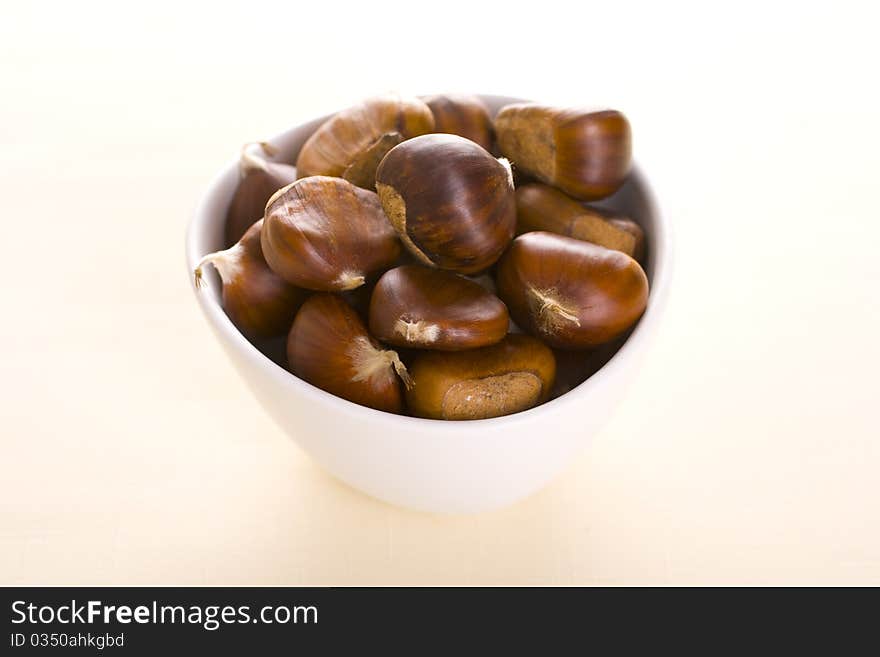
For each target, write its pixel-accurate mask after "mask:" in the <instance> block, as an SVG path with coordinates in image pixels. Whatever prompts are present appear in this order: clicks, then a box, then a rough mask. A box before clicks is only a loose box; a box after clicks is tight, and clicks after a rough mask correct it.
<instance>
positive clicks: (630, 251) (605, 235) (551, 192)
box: [516, 183, 636, 256]
mask: <svg viewBox="0 0 880 657" xmlns="http://www.w3.org/2000/svg"><path fill="white" fill-rule="evenodd" d="M613 219H618V220H619V219H625V217H621V216H620V215H615V214H614V213H612V212H610V211H608V210H602V209H599V208H590V207H586V206H584V205H582V204H581V203H580V202H579V201H576V200H575V199H573V198H571V197H570V196H568V195H567V194H564V193H563V192H560V191H559V190H558V189H556V188H555V187H550V186H549V185H542V184H540V183H532V184H529V185H523V186H522V187H518V188H517V190H516V232H517V234H520V235H521V234H522V233H530V232H532V231H535V230H546V231H549V232H551V233H557V234H559V235H566V236H568V237H574V238H575V239H579V240H584V241H586V242H592V243H593V244H598V245H599V246H604V247H605V248H607V249H616V250H617V251H623V252H624V253H625V254H627V255H628V256H634V254H635V252H636V236H635V235H634V234H633V233H632V232H630V230H627V229H626V228H623V227H621V226H620V225H619V224H616V223H614V222H613V221H612V220H613ZM633 225H635V224H633Z"/></svg>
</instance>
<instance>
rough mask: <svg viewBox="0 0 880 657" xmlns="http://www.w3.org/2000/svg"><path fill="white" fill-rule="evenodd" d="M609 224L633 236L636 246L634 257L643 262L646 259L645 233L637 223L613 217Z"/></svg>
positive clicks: (625, 218) (624, 218)
mask: <svg viewBox="0 0 880 657" xmlns="http://www.w3.org/2000/svg"><path fill="white" fill-rule="evenodd" d="M608 223H610V224H611V225H612V226H616V227H617V228H620V230H625V231H626V232H627V233H629V234H630V235H632V236H633V239H634V240H635V246H634V247H633V252H632V254H631V255H632V257H633V258H635V259H636V260H638V261H639V262H642V261H643V260H644V259H645V231H643V230H642V227H641V226H639V225H638V224H637V223H636V222H635V221H633V220H632V219H629V218H628V217H621V216H612V217H610V218H609V219H608Z"/></svg>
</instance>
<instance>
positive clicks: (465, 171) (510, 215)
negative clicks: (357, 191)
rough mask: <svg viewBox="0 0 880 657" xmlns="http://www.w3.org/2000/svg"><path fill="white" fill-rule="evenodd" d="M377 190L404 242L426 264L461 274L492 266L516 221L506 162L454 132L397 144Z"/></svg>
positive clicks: (384, 164) (382, 169) (378, 178)
mask: <svg viewBox="0 0 880 657" xmlns="http://www.w3.org/2000/svg"><path fill="white" fill-rule="evenodd" d="M376 191H377V192H378V193H379V199H380V200H381V202H382V207H383V208H384V209H385V214H386V215H388V218H389V219H390V220H391V223H392V224H393V225H394V228H395V229H396V230H397V233H398V234H399V235H400V238H401V240H402V241H403V243H404V245H406V247H407V248H408V249H409V250H410V252H412V253H413V254H414V255H415V256H416V257H418V258H419V260H420V261H421V262H423V263H424V264H427V265H431V266H434V267H439V268H441V269H449V270H451V271H455V272H458V273H460V274H473V273H477V272H479V271H482V270H484V269H486V268H487V267H489V266H490V265H492V264H493V263H494V262H495V261H496V260H497V259H498V258H499V257H500V256H501V254H502V253H503V252H504V249H505V248H507V245H508V244H509V243H510V240H511V239H512V238H513V233H514V229H515V226H516V207H515V205H516V204H515V200H514V194H513V177H512V175H511V171H510V166H509V165H508V164H507V161H506V160H502V161H499V160H497V159H495V158H494V157H492V155H490V154H489V153H488V152H487V151H486V149H485V148H483V147H482V146H479V145H478V144H475V143H474V142H472V141H470V140H469V139H465V138H464V137H459V136H457V135H444V134H434V135H423V136H421V137H415V138H414V139H409V140H407V141H405V142H403V143H402V144H399V145H397V146H395V147H394V148H392V149H391V150H390V151H389V152H388V155H386V156H385V159H383V160H382V163H381V164H380V165H379V169H378V171H376Z"/></svg>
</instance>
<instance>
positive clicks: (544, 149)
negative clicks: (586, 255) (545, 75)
mask: <svg viewBox="0 0 880 657" xmlns="http://www.w3.org/2000/svg"><path fill="white" fill-rule="evenodd" d="M495 133H496V137H497V139H498V146H499V147H500V149H501V152H502V154H503V155H504V156H505V157H507V158H509V159H510V160H511V162H513V165H514V166H515V167H516V168H517V169H521V170H523V171H525V172H526V173H529V174H531V175H532V176H534V177H535V178H537V179H538V180H540V181H542V182H545V183H547V184H548V185H553V186H554V187H558V188H559V189H561V190H562V191H564V192H565V193H566V194H569V195H571V196H574V197H575V198H579V199H583V200H594V199H600V198H603V197H605V196H608V195H609V194H612V193H613V192H615V191H616V190H617V188H618V187H620V185H621V184H623V181H624V179H625V178H626V175H627V174H628V173H629V170H630V163H631V162H630V161H631V156H632V135H631V133H630V127H629V122H628V121H627V120H626V117H625V116H624V115H623V114H621V113H620V112H617V111H615V110H585V109H563V108H557V107H550V106H547V105H538V104H534V103H518V104H515V105H508V106H506V107H503V108H502V109H501V111H500V112H499V113H498V116H496V117H495Z"/></svg>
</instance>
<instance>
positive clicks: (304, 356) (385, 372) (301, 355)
mask: <svg viewBox="0 0 880 657" xmlns="http://www.w3.org/2000/svg"><path fill="white" fill-rule="evenodd" d="M287 360H288V364H289V366H290V369H291V371H292V372H293V373H294V374H296V375H297V376H298V377H300V378H301V379H303V380H305V381H308V382H309V383H311V384H312V385H314V386H316V387H318V388H321V389H322V390H326V391H327V392H329V393H331V394H334V395H336V396H337V397H342V398H343V399H347V400H349V401H351V402H354V403H356V404H361V405H363V406H369V407H370V408H376V409H379V410H380V411H388V412H390V413H399V412H400V411H401V410H402V409H403V395H402V392H401V381H403V382H404V383H408V382H409V381H410V378H409V374H408V373H407V371H406V367H405V366H404V364H403V363H402V362H401V360H400V358H399V357H398V355H397V353H396V352H394V351H391V350H388V349H383V348H382V347H381V346H380V345H379V343H378V342H376V341H375V340H374V339H373V338H372V337H371V336H370V335H369V333H368V332H367V329H366V327H365V326H364V323H363V322H362V321H361V319H360V317H358V314H357V313H356V312H355V311H354V310H353V309H352V308H351V307H350V306H349V305H348V304H347V303H345V301H343V300H342V299H341V298H339V297H338V296H336V295H333V294H315V295H313V296H312V297H310V298H309V299H308V300H307V301H306V302H305V303H304V304H303V305H302V308H300V311H299V312H298V313H297V315H296V319H294V321H293V326H292V327H291V329H290V334H289V335H288V337H287Z"/></svg>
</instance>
